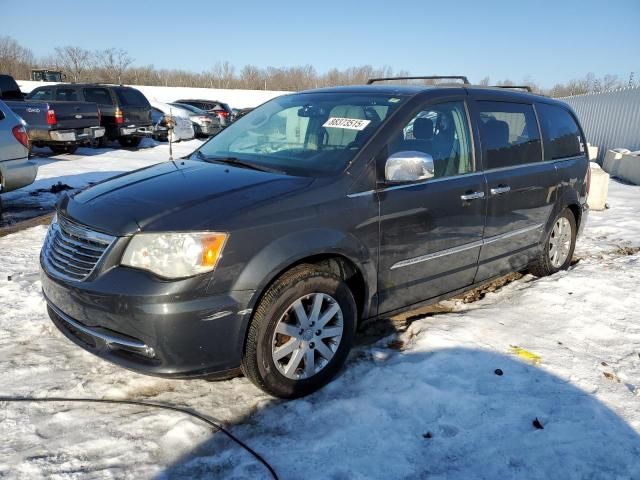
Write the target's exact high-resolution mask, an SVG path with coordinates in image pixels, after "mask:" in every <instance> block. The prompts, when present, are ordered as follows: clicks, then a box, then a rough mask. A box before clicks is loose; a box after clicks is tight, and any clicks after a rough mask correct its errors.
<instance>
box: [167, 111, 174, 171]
mask: <svg viewBox="0 0 640 480" xmlns="http://www.w3.org/2000/svg"><path fill="white" fill-rule="evenodd" d="M173 125H174V124H173V113H172V109H171V107H169V121H168V122H167V127H168V130H169V135H168V137H169V161H170V162H173V141H172V140H173V138H172V137H173Z"/></svg>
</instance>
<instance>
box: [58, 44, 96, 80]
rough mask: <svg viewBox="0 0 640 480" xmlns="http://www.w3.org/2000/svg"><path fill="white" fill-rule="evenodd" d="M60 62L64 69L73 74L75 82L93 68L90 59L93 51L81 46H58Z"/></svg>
mask: <svg viewBox="0 0 640 480" xmlns="http://www.w3.org/2000/svg"><path fill="white" fill-rule="evenodd" d="M55 50H56V54H57V56H58V62H59V64H60V65H62V67H63V68H64V70H65V71H66V72H67V73H68V74H69V75H70V76H71V78H72V79H73V81H74V82H79V81H81V80H82V79H83V74H84V72H85V71H86V70H87V69H89V68H91V64H90V62H89V60H90V59H91V52H89V50H85V49H84V48H81V47H72V46H67V47H56V49H55Z"/></svg>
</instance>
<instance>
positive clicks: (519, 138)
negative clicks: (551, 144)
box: [478, 101, 542, 169]
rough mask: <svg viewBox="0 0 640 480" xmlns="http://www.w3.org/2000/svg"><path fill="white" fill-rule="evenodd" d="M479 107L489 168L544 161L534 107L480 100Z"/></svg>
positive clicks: (481, 130) (483, 143)
mask: <svg viewBox="0 0 640 480" xmlns="http://www.w3.org/2000/svg"><path fill="white" fill-rule="evenodd" d="M478 106H479V109H480V136H481V140H482V146H483V151H484V167H485V169H492V168H504V167H512V166H517V165H524V164H527V163H533V162H540V161H542V146H541V144H540V133H539V131H538V122H537V121H536V116H535V113H534V111H533V106H531V105H527V104H521V103H509V102H486V101H479V102H478Z"/></svg>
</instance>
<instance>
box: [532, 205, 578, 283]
mask: <svg viewBox="0 0 640 480" xmlns="http://www.w3.org/2000/svg"><path fill="white" fill-rule="evenodd" d="M576 234H577V228H576V218H575V217H574V215H573V212H572V211H571V210H570V209H568V208H565V209H564V210H563V211H562V212H561V213H560V215H558V217H557V218H556V219H555V222H554V223H553V227H552V228H551V232H550V233H549V235H548V236H547V238H546V240H545V242H544V244H543V245H542V247H541V249H540V252H539V254H538V258H537V259H536V260H535V261H534V262H533V263H532V264H531V265H530V266H529V271H530V272H531V273H533V274H534V275H535V276H537V277H544V276H547V275H552V274H554V273H556V272H558V271H560V270H566V269H567V268H569V265H571V259H572V258H573V251H574V250H575V248H576Z"/></svg>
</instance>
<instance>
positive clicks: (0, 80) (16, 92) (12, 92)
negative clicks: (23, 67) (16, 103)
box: [0, 75, 22, 100]
mask: <svg viewBox="0 0 640 480" xmlns="http://www.w3.org/2000/svg"><path fill="white" fill-rule="evenodd" d="M0 97H1V98H4V99H5V100H22V93H20V88H18V84H17V83H16V81H15V80H14V79H13V78H12V77H10V76H9V75H0Z"/></svg>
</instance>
